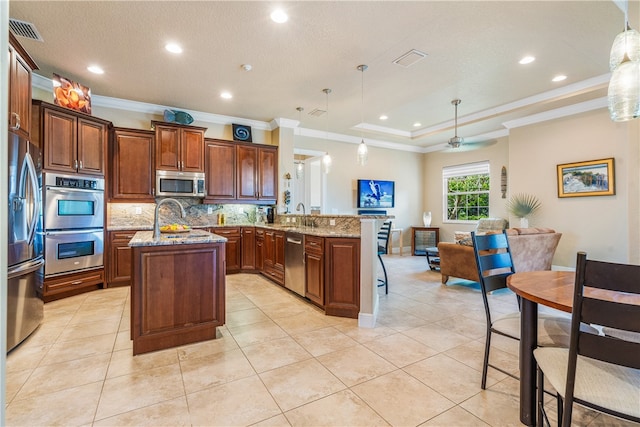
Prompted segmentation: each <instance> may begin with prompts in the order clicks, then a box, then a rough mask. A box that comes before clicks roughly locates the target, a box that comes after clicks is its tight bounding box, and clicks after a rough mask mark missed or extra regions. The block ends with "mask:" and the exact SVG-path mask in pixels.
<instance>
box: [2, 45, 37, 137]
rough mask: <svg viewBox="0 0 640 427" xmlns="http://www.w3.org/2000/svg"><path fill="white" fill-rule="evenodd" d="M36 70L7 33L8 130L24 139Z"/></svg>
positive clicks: (29, 128) (28, 127)
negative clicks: (32, 77) (32, 80)
mask: <svg viewBox="0 0 640 427" xmlns="http://www.w3.org/2000/svg"><path fill="white" fill-rule="evenodd" d="M37 69H38V66H37V65H36V63H35V62H33V59H31V57H30V56H29V54H27V52H26V51H25V50H24V49H23V48H22V46H21V45H20V43H19V42H18V40H16V38H15V37H14V35H13V34H12V33H11V32H9V130H10V131H11V132H14V133H16V134H18V135H20V136H22V137H24V138H26V139H29V137H30V133H31V73H32V71H33V70H37Z"/></svg>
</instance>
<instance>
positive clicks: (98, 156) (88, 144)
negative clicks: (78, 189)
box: [78, 117, 107, 175]
mask: <svg viewBox="0 0 640 427" xmlns="http://www.w3.org/2000/svg"><path fill="white" fill-rule="evenodd" d="M106 139H107V127H106V126H105V125H104V124H102V123H96V122H93V121H90V120H87V119H84V118H81V117H80V118H78V172H81V173H86V174H90V175H104V149H105V147H106V145H105V143H106Z"/></svg>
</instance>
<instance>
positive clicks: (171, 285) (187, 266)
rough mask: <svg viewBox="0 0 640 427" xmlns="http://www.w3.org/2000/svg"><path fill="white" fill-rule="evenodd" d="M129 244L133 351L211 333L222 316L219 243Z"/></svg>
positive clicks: (212, 335)
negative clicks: (130, 249)
mask: <svg viewBox="0 0 640 427" xmlns="http://www.w3.org/2000/svg"><path fill="white" fill-rule="evenodd" d="M132 249H133V250H132V254H131V256H132V258H131V260H132V270H133V271H132V287H131V337H132V339H133V354H134V355H136V354H141V353H147V352H150V351H155V350H161V349H165V348H170V347H175V346H179V345H184V344H190V343H194V342H199V341H205V340H210V339H213V338H216V328H217V327H218V326H222V325H223V324H224V322H225V246H224V243H206V244H192V245H166V246H134V247H133V248H132Z"/></svg>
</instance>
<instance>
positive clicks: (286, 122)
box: [270, 117, 300, 130]
mask: <svg viewBox="0 0 640 427" xmlns="http://www.w3.org/2000/svg"><path fill="white" fill-rule="evenodd" d="M270 124H271V130H273V129H276V128H288V129H295V128H297V127H298V126H299V125H300V121H299V120H291V119H286V118H284V117H279V118H277V119H273V120H271V123H270Z"/></svg>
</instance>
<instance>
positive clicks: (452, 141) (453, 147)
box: [444, 99, 497, 153]
mask: <svg viewBox="0 0 640 427" xmlns="http://www.w3.org/2000/svg"><path fill="white" fill-rule="evenodd" d="M461 102H462V101H461V100H460V99H454V100H452V101H451V105H453V106H454V108H455V120H454V136H453V137H451V138H449V141H447V145H446V149H445V150H444V151H446V152H449V153H453V152H461V151H471V150H476V149H478V148H481V147H486V146H489V145H493V144H495V143H496V142H497V141H496V140H479V141H478V140H474V141H466V142H465V140H464V138H462V137H461V136H458V105H460V103H461ZM472 139H473V138H472Z"/></svg>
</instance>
